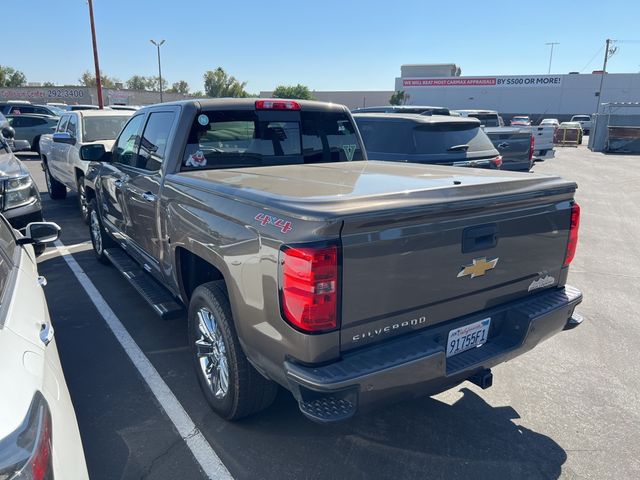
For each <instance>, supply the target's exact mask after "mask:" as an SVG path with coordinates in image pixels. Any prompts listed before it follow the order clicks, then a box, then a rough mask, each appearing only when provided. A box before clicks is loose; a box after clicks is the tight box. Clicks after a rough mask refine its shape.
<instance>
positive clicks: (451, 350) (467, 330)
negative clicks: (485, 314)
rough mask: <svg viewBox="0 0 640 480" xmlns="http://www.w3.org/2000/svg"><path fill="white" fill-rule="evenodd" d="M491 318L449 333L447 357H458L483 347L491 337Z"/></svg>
mask: <svg viewBox="0 0 640 480" xmlns="http://www.w3.org/2000/svg"><path fill="white" fill-rule="evenodd" d="M490 324H491V319H490V318H485V319H484V320H480V321H479V322H475V323H472V324H470V325H465V326H464V327H460V328H456V329H454V330H451V331H450V332H449V338H448V339H447V357H451V356H453V355H457V354H458V353H462V352H464V351H466V350H469V349H470V348H473V347H479V346H481V345H483V344H484V343H485V342H486V341H487V338H488V337H489V325H490Z"/></svg>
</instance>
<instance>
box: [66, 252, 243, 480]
mask: <svg viewBox="0 0 640 480" xmlns="http://www.w3.org/2000/svg"><path fill="white" fill-rule="evenodd" d="M54 245H55V246H56V247H57V249H58V251H59V252H60V255H61V256H62V258H63V259H64V261H65V262H67V265H68V266H69V268H70V269H71V271H72V272H73V274H74V275H75V276H76V278H77V279H78V281H79V282H80V285H82V288H84V290H85V292H87V295H88V296H89V299H90V300H91V301H92V302H93V304H94V305H95V307H96V310H97V311H98V313H100V315H101V316H102V318H103V319H104V321H105V322H106V323H107V325H108V327H109V328H110V329H111V331H112V332H113V335H114V336H115V337H116V339H117V340H118V342H119V343H120V345H121V346H122V348H123V349H124V351H125V352H126V354H127V355H128V356H129V358H130V359H131V361H132V362H133V364H134V365H135V367H136V369H137V370H138V372H139V373H140V376H141V377H142V379H143V380H144V381H145V383H146V384H147V386H148V387H149V389H150V390H151V392H152V393H153V395H154V396H155V398H156V400H157V401H158V403H159V404H160V406H161V407H162V409H163V410H164V411H165V413H166V414H167V416H168V417H169V419H170V420H171V422H172V423H173V425H174V426H175V427H176V430H178V433H179V434H180V436H181V437H182V439H183V440H184V441H185V443H186V444H187V447H189V450H191V453H192V454H193V456H194V457H195V459H196V461H197V462H198V464H200V467H201V468H202V470H203V471H204V473H205V474H206V475H207V476H208V477H209V478H211V479H223V480H226V479H230V480H231V479H233V477H232V476H231V474H230V473H229V471H228V470H227V468H226V467H225V466H224V464H223V463H222V460H220V458H219V457H218V455H217V454H216V452H215V451H214V450H213V448H211V445H210V444H209V442H208V441H207V439H206V438H204V436H203V435H202V432H200V430H199V429H198V428H197V427H196V425H195V424H194V423H193V420H191V417H189V414H187V412H186V411H185V410H184V408H183V407H182V405H181V404H180V402H179V401H178V399H177V398H176V397H175V395H174V394H173V392H172V391H171V389H170V388H169V387H168V386H167V384H166V383H165V382H164V380H162V377H161V376H160V374H159V373H158V371H157V370H156V369H155V367H154V366H153V365H152V364H151V362H150V361H149V360H148V359H147V357H146V356H145V354H144V352H143V351H142V350H141V349H140V347H139V346H138V344H137V343H136V342H135V340H134V339H133V337H131V335H129V332H127V329H126V328H125V327H124V325H123V324H122V322H120V320H119V319H118V317H117V316H116V314H115V313H114V312H113V310H111V307H109V305H108V304H107V302H106V301H105V299H104V298H103V297H102V295H101V294H100V292H99V291H98V289H97V288H96V286H95V285H94V284H93V283H92V282H91V280H90V279H89V277H88V276H87V274H86V273H85V272H84V270H82V267H80V265H79V264H78V262H76V261H75V259H74V258H73V256H72V255H71V252H70V251H69V249H68V248H67V247H66V246H65V245H64V244H63V243H62V242H60V241H59V240H58V241H56V242H55V244H54Z"/></svg>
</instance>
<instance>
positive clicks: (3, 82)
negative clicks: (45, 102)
mask: <svg viewBox="0 0 640 480" xmlns="http://www.w3.org/2000/svg"><path fill="white" fill-rule="evenodd" d="M26 83H27V77H25V75H24V73H22V72H21V71H19V70H16V69H15V68H11V67H5V66H3V65H0V87H21V86H23V85H25V84H26Z"/></svg>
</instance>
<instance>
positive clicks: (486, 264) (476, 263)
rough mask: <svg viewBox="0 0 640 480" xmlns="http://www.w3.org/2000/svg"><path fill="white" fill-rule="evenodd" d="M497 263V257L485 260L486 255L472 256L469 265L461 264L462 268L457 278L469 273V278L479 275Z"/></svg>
mask: <svg viewBox="0 0 640 480" xmlns="http://www.w3.org/2000/svg"><path fill="white" fill-rule="evenodd" d="M497 264H498V258H494V259H493V260H487V257H481V258H474V259H473V263H472V264H471V265H463V266H462V270H460V273H459V274H458V278H461V277H466V276H468V275H471V278H476V277H481V276H482V275H484V274H485V273H487V270H491V269H493V268H496V265H497Z"/></svg>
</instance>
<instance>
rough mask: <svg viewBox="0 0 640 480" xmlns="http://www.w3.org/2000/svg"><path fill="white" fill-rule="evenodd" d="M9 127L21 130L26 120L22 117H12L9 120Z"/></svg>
mask: <svg viewBox="0 0 640 480" xmlns="http://www.w3.org/2000/svg"><path fill="white" fill-rule="evenodd" d="M9 125H11V126H12V127H13V128H21V127H23V126H24V118H23V117H21V116H20V115H16V116H15V117H11V118H10V119H9Z"/></svg>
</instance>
